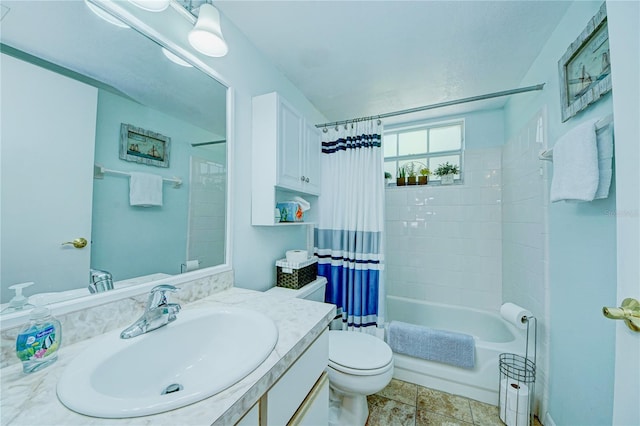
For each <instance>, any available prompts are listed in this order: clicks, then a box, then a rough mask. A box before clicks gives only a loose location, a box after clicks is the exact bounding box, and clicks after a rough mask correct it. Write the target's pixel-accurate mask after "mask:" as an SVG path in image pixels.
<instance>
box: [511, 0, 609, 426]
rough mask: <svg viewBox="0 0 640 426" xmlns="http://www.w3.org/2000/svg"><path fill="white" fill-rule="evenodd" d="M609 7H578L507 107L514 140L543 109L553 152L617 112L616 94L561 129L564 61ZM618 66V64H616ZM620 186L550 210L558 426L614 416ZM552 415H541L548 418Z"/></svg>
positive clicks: (552, 369)
mask: <svg viewBox="0 0 640 426" xmlns="http://www.w3.org/2000/svg"><path fill="white" fill-rule="evenodd" d="M601 4H602V2H574V3H573V4H572V5H571V7H570V8H569V9H568V11H567V13H566V15H565V17H564V18H563V20H562V21H561V22H560V24H559V25H558V27H557V29H556V30H555V32H554V33H553V34H552V36H551V37H550V38H549V40H548V41H547V43H546V45H545V47H544V48H543V50H542V52H541V53H540V55H539V56H538V58H537V60H536V61H535V63H534V64H533V66H532V67H531V68H530V70H529V72H528V74H527V75H526V77H525V79H524V80H523V81H522V83H521V86H527V85H532V84H536V83H540V82H545V83H546V86H545V88H544V90H543V91H541V92H534V93H531V94H524V95H518V96H514V97H513V98H512V99H511V100H510V101H509V102H508V104H507V106H506V107H505V125H506V129H505V131H506V140H509V138H510V137H511V136H513V135H514V134H516V133H517V132H518V130H519V129H520V128H521V127H522V126H523V125H524V124H525V123H526V122H527V121H528V120H529V119H530V118H531V117H532V116H533V114H534V113H535V112H536V111H538V110H539V109H541V108H543V107H546V108H547V111H548V129H547V137H548V141H549V146H553V144H554V143H555V142H556V141H557V140H558V138H559V137H561V136H562V135H563V134H565V133H566V132H567V131H569V130H570V129H571V128H573V127H574V126H576V125H578V124H580V123H582V122H584V121H586V120H589V119H592V118H598V117H601V116H605V115H607V114H610V113H611V112H612V102H611V93H609V94H608V95H607V96H605V97H604V98H602V99H600V100H599V101H598V102H597V103H596V104H594V105H592V106H590V107H589V108H588V109H587V110H586V111H583V112H582V113H580V114H578V115H577V116H575V117H573V118H571V119H570V120H568V121H566V122H565V123H562V122H561V115H560V89H559V78H558V60H559V59H560V58H561V57H562V55H563V54H564V52H565V51H566V49H567V47H568V46H569V45H570V44H571V43H572V42H573V41H574V39H575V38H576V37H578V35H579V34H580V33H581V32H582V30H583V29H584V28H585V27H586V25H587V22H588V21H589V20H590V19H591V17H592V16H593V15H595V14H596V12H597V11H598V9H599V7H600V5H601ZM612 66H615V64H612ZM612 211H615V183H614V184H613V185H612V191H611V193H610V196H609V198H608V199H605V200H599V201H594V202H591V203H579V204H570V203H564V202H560V203H552V204H550V206H549V212H548V213H549V291H550V294H549V299H550V330H549V333H550V354H549V355H550V365H549V374H550V378H549V408H548V412H549V414H550V416H551V418H552V419H553V421H554V422H555V423H556V424H557V425H607V424H611V416H612V413H613V377H614V351H615V334H614V332H615V325H614V324H613V322H612V321H610V320H607V319H605V318H604V317H603V316H602V313H601V309H602V306H603V305H604V304H606V303H607V302H609V301H613V300H615V299H616V221H615V217H614V216H613V215H611V214H609V212H612ZM542 414H544V413H541V415H542Z"/></svg>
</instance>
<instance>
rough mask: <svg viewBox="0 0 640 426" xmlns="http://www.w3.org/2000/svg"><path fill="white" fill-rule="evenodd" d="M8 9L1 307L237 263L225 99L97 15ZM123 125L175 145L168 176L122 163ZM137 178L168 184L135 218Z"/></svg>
mask: <svg viewBox="0 0 640 426" xmlns="http://www.w3.org/2000/svg"><path fill="white" fill-rule="evenodd" d="M3 6H5V7H6V8H7V12H6V13H5V15H4V18H3V19H2V33H1V43H2V46H1V47H2V61H1V66H2V87H3V93H2V123H3V126H2V129H1V130H2V135H1V136H2V153H1V160H2V200H1V204H0V207H1V209H2V210H1V221H2V223H1V226H2V235H1V238H0V240H1V241H0V242H1V245H2V247H1V249H2V251H1V253H2V256H1V259H0V262H1V265H0V266H1V269H0V282H1V284H2V294H1V302H2V303H3V304H5V303H7V302H8V301H9V300H10V299H11V298H12V296H13V295H14V293H13V291H11V290H9V289H8V287H9V286H11V285H13V284H17V283H21V282H28V281H33V282H35V285H34V286H32V287H31V288H30V289H29V290H30V293H31V294H33V293H49V292H62V291H67V290H73V291H71V292H70V294H72V297H78V296H83V295H85V293H84V291H83V290H82V289H84V290H86V294H87V295H88V294H89V291H88V289H87V287H88V285H89V280H90V270H91V269H94V270H102V271H108V272H109V273H110V274H111V275H112V279H113V281H114V283H115V287H116V288H118V285H119V283H122V284H125V285H126V284H131V283H134V284H135V283H142V282H146V281H150V280H151V281H153V280H157V279H161V278H163V277H168V276H173V275H177V274H181V273H183V272H185V271H187V270H189V269H193V268H194V267H193V265H197V268H200V269H202V268H208V267H213V266H217V265H223V264H225V262H226V261H227V259H225V253H226V247H227V245H226V229H227V217H226V213H227V170H228V164H227V151H228V146H227V143H226V140H227V128H226V126H227V111H226V105H227V93H228V89H227V87H225V86H224V85H223V84H221V83H220V82H218V81H217V80H215V79H214V78H212V77H211V76H210V75H208V74H206V73H204V72H202V71H201V70H199V69H198V68H197V67H184V66H179V65H176V64H175V63H174V62H172V61H170V60H169V59H168V58H167V56H166V55H165V54H164V53H163V52H162V49H161V47H162V46H160V45H159V44H157V43H155V42H154V41H153V40H151V39H149V38H148V37H146V36H144V35H142V34H141V33H139V32H138V31H136V30H135V29H134V28H131V27H130V28H124V27H122V26H116V25H112V24H110V23H108V22H106V21H105V20H103V19H100V18H99V17H98V16H96V15H95V14H94V13H92V12H91V11H90V10H89V7H88V6H87V4H86V3H85V2H82V1H73V2H69V1H47V2H44V1H43V2H24V1H3ZM163 13H167V14H169V13H172V11H171V10H169V9H168V10H167V11H164V12H163ZM61 28H63V29H64V30H63V31H62V30H60V29H61ZM122 123H128V124H131V125H132V126H135V127H138V128H143V129H149V130H153V131H154V132H157V133H158V134H161V135H165V136H166V137H167V138H170V140H171V152H170V159H171V161H170V162H169V164H168V167H157V166H155V165H153V164H145V163H136V162H130V161H124V160H122V159H121V158H120V156H119V149H120V128H121V125H122ZM95 165H98V166H99V167H98V168H96V167H95ZM96 170H102V171H104V170H108V171H114V172H115V173H96ZM132 173H144V174H147V175H149V174H150V175H154V176H160V177H162V178H165V181H164V183H163V185H162V189H161V195H162V203H161V205H157V206H153V207H140V206H133V205H131V203H130V192H129V191H130V182H129V175H130V174H132ZM177 180H179V181H181V185H175V184H173V183H171V182H173V181H177ZM77 238H85V239H87V240H89V244H88V245H87V246H86V247H84V248H76V247H74V245H72V244H67V245H64V244H63V243H64V242H67V241H73V240H74V239H77ZM186 265H190V268H186Z"/></svg>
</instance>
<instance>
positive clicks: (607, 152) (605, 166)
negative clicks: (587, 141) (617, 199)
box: [593, 122, 613, 200]
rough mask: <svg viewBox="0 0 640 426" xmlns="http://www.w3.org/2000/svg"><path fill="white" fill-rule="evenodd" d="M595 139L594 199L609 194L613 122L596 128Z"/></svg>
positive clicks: (611, 170) (611, 173)
mask: <svg viewBox="0 0 640 426" xmlns="http://www.w3.org/2000/svg"><path fill="white" fill-rule="evenodd" d="M596 140H597V142H598V170H599V180H598V189H597V191H596V194H595V195H594V197H593V198H594V200H598V199H602V198H607V197H608V196H609V187H610V186H611V177H612V176H613V166H612V163H613V122H609V123H608V124H606V125H603V127H601V128H599V129H598V130H596Z"/></svg>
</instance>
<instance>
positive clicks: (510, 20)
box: [214, 0, 570, 121]
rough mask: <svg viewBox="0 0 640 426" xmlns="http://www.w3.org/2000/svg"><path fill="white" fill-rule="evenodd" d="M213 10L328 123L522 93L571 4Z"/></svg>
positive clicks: (225, 4) (298, 4) (275, 4)
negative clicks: (525, 80)
mask: <svg viewBox="0 0 640 426" xmlns="http://www.w3.org/2000/svg"><path fill="white" fill-rule="evenodd" d="M214 4H215V5H216V6H217V7H218V8H219V10H220V11H221V12H222V13H223V14H224V15H225V16H226V17H227V18H228V19H230V20H231V21H232V22H233V23H234V24H235V25H236V26H237V27H238V28H239V29H240V30H241V31H242V32H243V33H244V34H245V35H246V36H247V37H248V38H249V40H250V41H251V42H252V43H253V44H254V45H255V46H257V48H258V49H259V50H261V51H262V52H263V53H264V54H265V55H266V56H267V57H268V58H269V59H270V60H271V61H272V62H273V63H274V64H275V65H276V66H277V67H278V68H279V69H280V70H281V72H282V73H283V74H285V75H286V76H287V77H288V78H289V79H290V80H291V81H292V82H293V84H295V85H296V86H297V87H298V88H299V89H300V90H301V91H302V92H303V93H304V95H305V96H306V97H307V98H308V99H309V100H310V101H311V103H313V104H314V105H315V107H316V108H317V109H318V110H319V111H320V112H321V113H323V114H324V115H325V117H326V118H327V119H328V120H330V121H339V120H345V119H349V118H355V117H361V116H369V115H378V114H382V113H387V112H393V111H398V110H403V109H406V108H413V107H418V106H422V105H428V104H433V103H439V102H443V101H448V100H454V99H460V98H465V97H471V96H477V95H482V94H486V93H492V92H496V91H502V90H507V89H512V88H516V87H518V86H519V85H520V82H521V80H522V78H523V77H524V76H525V73H526V72H527V70H528V69H529V67H530V66H531V64H532V63H533V61H534V60H535V58H536V56H537V55H538V54H539V52H540V50H541V48H542V46H543V45H544V43H545V42H546V40H547V39H548V37H549V35H550V34H551V32H552V31H553V30H554V29H555V28H556V26H557V24H558V22H559V21H560V19H561V18H562V16H563V15H564V13H565V12H566V10H567V8H568V6H569V4H570V2H568V1H425V0H422V1H371V0H370V1H224V0H220V1H215V2H214ZM223 32H224V28H223ZM227 41H228V43H229V45H230V49H233V40H227ZM535 83H544V82H535ZM504 102H506V98H500V99H499V100H494V101H492V102H491V103H487V102H485V103H484V104H483V107H484V108H486V107H487V105H490V107H496V108H497V107H501V106H502V105H503V104H504ZM469 107H470V105H466V106H464V107H460V108H457V109H452V108H449V109H448V110H447V112H448V113H458V112H460V111H461V109H462V108H467V110H468V109H469Z"/></svg>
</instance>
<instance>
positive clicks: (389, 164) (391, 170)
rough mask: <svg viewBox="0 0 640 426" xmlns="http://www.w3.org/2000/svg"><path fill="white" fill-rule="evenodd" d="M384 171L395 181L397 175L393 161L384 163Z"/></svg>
mask: <svg viewBox="0 0 640 426" xmlns="http://www.w3.org/2000/svg"><path fill="white" fill-rule="evenodd" d="M384 171H385V172H389V173H391V178H392V179H395V178H396V177H397V175H398V169H397V168H396V162H395V161H385V162H384Z"/></svg>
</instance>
